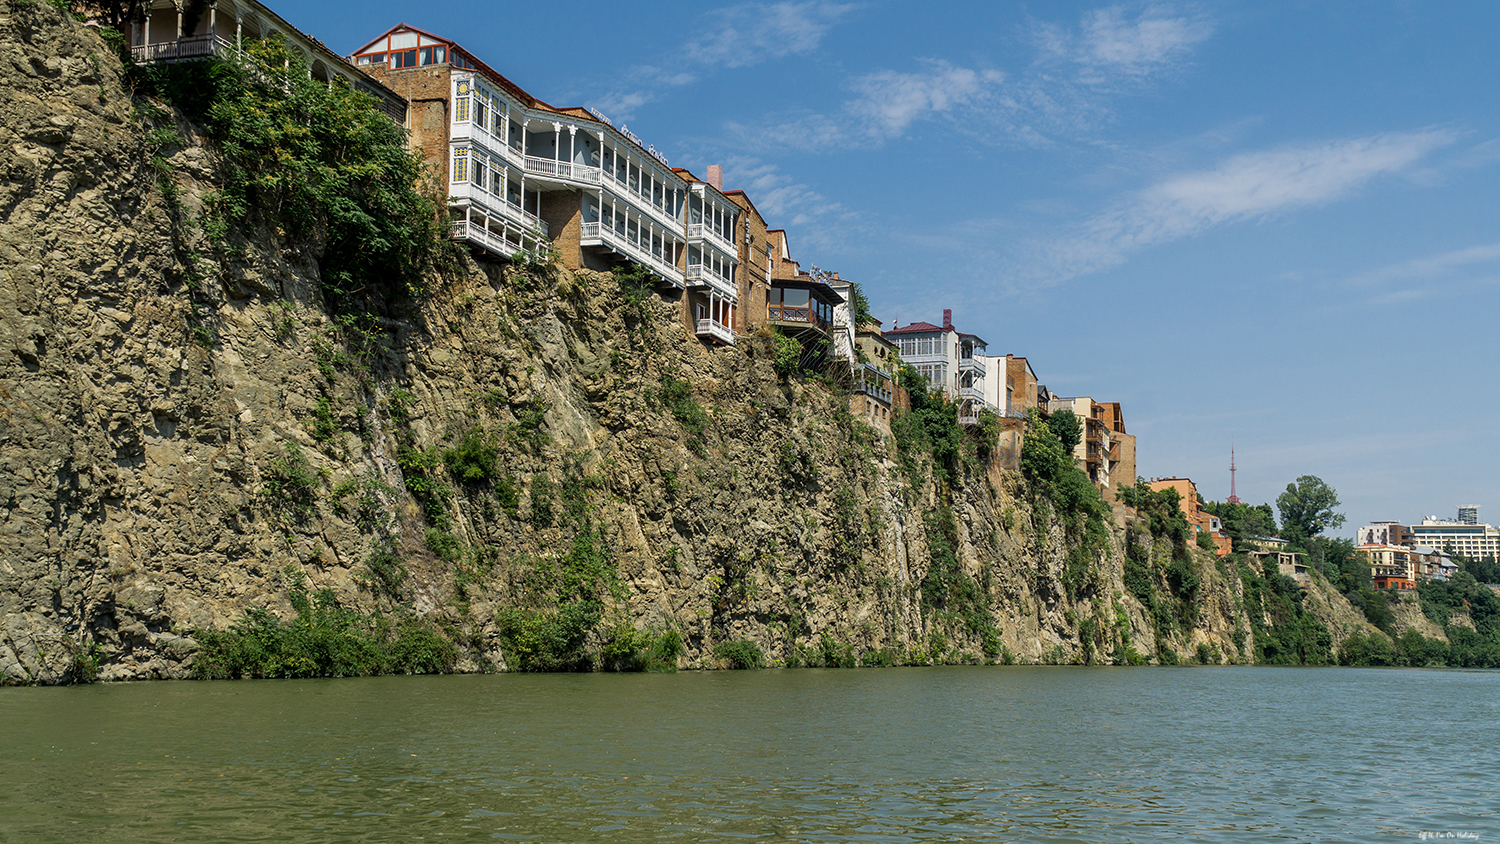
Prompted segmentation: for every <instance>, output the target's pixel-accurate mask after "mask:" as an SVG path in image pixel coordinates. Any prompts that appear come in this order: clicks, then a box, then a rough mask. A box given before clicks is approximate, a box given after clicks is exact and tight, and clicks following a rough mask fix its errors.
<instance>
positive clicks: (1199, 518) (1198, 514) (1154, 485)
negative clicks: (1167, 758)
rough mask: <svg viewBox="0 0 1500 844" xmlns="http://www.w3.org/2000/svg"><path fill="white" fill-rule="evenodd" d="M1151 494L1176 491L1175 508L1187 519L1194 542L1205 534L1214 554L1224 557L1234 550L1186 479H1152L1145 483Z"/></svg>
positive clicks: (1220, 524)
mask: <svg viewBox="0 0 1500 844" xmlns="http://www.w3.org/2000/svg"><path fill="white" fill-rule="evenodd" d="M1146 486H1148V487H1149V488H1150V489H1151V490H1152V491H1153V492H1159V491H1161V490H1164V489H1175V490H1177V506H1178V508H1179V509H1181V510H1182V515H1183V517H1184V518H1186V519H1187V523H1188V530H1189V532H1191V533H1192V535H1193V539H1194V541H1196V540H1197V538H1198V535H1199V534H1201V533H1207V534H1208V536H1209V538H1210V539H1212V540H1213V543H1214V553H1215V554H1217V555H1218V556H1220V557H1226V556H1228V555H1229V553H1230V552H1231V551H1232V550H1234V543H1233V541H1232V540H1231V539H1230V538H1229V534H1227V533H1225V532H1224V523H1223V522H1221V521H1219V517H1218V516H1215V515H1214V514H1212V513H1210V512H1208V511H1207V510H1205V509H1203V499H1202V497H1201V496H1199V495H1198V486H1197V484H1194V483H1193V482H1192V481H1191V480H1189V479H1187V478H1152V479H1150V480H1149V481H1147V483H1146Z"/></svg>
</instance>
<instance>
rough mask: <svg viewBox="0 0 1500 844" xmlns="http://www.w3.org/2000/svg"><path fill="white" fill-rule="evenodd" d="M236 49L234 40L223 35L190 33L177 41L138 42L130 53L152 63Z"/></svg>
mask: <svg viewBox="0 0 1500 844" xmlns="http://www.w3.org/2000/svg"><path fill="white" fill-rule="evenodd" d="M234 50H235V46H234V42H233V41H230V40H229V39H228V38H225V37H223V36H221V35H189V36H188V37H186V38H178V39H177V40H175V41H158V42H156V43H155V44H137V45H136V46H134V47H131V48H130V53H131V55H132V56H134V57H135V60H136V61H138V62H140V63H142V64H151V63H153V62H180V61H187V60H189V59H205V58H208V57H209V56H222V55H227V54H229V53H231V52H233V51H234Z"/></svg>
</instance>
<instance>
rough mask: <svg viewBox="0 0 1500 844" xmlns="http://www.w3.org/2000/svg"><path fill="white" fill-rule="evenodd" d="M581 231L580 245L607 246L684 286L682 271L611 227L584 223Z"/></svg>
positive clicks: (668, 279)
mask: <svg viewBox="0 0 1500 844" xmlns="http://www.w3.org/2000/svg"><path fill="white" fill-rule="evenodd" d="M581 229H582V230H581V231H580V232H579V242H580V245H582V246H607V247H609V248H610V249H613V250H615V251H616V252H618V253H620V254H621V255H624V256H625V257H627V258H629V259H630V260H632V261H635V262H636V263H638V264H641V265H644V266H646V267H648V268H650V269H651V270H653V271H655V272H656V274H657V275H659V276H661V277H662V278H664V279H666V280H667V281H669V282H672V283H674V284H677V285H683V284H684V283H683V278H682V270H679V269H677V268H676V267H674V266H672V265H671V264H668V263H667V262H666V261H664V260H662V259H661V258H658V257H656V255H654V254H652V252H651V250H649V249H644V248H642V247H640V246H637V245H636V244H634V243H631V242H630V240H629V239H628V238H626V237H625V236H624V235H621V234H619V233H618V232H616V231H615V230H614V229H612V228H610V227H609V226H601V225H600V224H598V223H584V224H583V225H582V227H581ZM684 286H685V285H684Z"/></svg>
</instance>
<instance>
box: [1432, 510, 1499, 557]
mask: <svg viewBox="0 0 1500 844" xmlns="http://www.w3.org/2000/svg"><path fill="white" fill-rule="evenodd" d="M1466 509H1471V510H1472V509H1473V508H1466ZM1410 534H1411V539H1410V543H1411V544H1413V545H1426V546H1429V547H1432V548H1438V549H1442V550H1444V551H1449V552H1450V553H1452V554H1455V555H1462V556H1464V557H1468V558H1469V559H1473V560H1478V559H1481V558H1483V557H1495V558H1496V559H1500V530H1496V529H1495V528H1494V527H1492V526H1490V525H1487V524H1482V523H1478V522H1477V521H1476V522H1472V523H1471V522H1463V521H1447V520H1444V519H1439V518H1438V517H1437V516H1427V517H1426V518H1424V519H1422V523H1421V524H1416V525H1412V526H1411V528H1410Z"/></svg>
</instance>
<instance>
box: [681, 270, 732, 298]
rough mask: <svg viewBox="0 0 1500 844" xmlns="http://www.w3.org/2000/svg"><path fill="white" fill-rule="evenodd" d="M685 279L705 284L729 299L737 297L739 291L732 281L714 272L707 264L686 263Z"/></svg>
mask: <svg viewBox="0 0 1500 844" xmlns="http://www.w3.org/2000/svg"><path fill="white" fill-rule="evenodd" d="M687 280H688V282H689V283H692V282H699V283H701V284H706V285H708V286H709V287H712V288H713V289H715V290H717V291H719V292H720V293H722V294H724V295H725V296H728V297H729V298H731V299H738V298H739V291H738V290H735V289H734V282H732V281H730V280H729V279H727V278H725V277H724V276H721V275H719V274H718V273H716V272H714V271H713V269H712V268H711V267H709V266H708V265H707V264H688V268H687Z"/></svg>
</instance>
